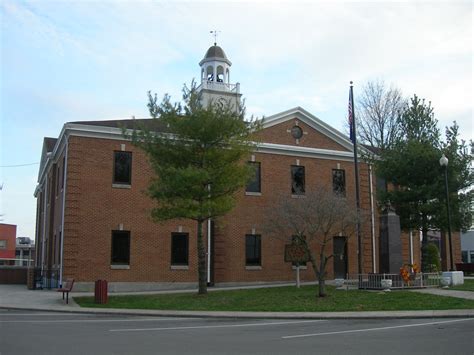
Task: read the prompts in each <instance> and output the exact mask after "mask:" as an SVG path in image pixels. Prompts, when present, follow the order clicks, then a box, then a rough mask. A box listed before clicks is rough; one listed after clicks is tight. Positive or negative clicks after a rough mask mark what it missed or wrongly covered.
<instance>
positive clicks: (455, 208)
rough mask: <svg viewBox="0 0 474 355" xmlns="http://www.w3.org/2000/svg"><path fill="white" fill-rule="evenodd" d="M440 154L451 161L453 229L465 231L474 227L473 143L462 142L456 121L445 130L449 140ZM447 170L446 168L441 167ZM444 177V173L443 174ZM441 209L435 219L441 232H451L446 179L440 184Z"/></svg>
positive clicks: (450, 185)
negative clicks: (449, 228) (445, 185)
mask: <svg viewBox="0 0 474 355" xmlns="http://www.w3.org/2000/svg"><path fill="white" fill-rule="evenodd" d="M441 151H442V153H444V154H445V155H446V157H447V158H448V161H449V163H448V168H447V169H448V170H447V173H448V186H449V189H448V190H449V203H450V207H451V227H452V229H453V230H466V229H469V228H470V226H472V207H471V206H472V202H473V197H474V191H473V190H472V187H473V186H474V170H473V169H472V162H473V153H474V142H473V141H472V140H471V141H470V142H469V144H467V142H466V141H464V140H461V139H459V126H458V124H457V123H456V122H453V125H452V126H450V127H446V141H445V142H442V144H441ZM440 169H441V170H444V169H445V168H440ZM439 175H440V176H444V171H440V174H439ZM440 185H441V186H440V196H443V197H442V198H441V199H440V206H439V208H438V215H437V216H436V221H437V226H438V228H439V229H441V230H444V231H446V230H447V229H448V220H447V216H448V213H447V210H446V200H445V197H444V196H445V190H444V180H443V182H442V183H441V184H440Z"/></svg>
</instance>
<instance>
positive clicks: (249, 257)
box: [245, 234, 262, 266]
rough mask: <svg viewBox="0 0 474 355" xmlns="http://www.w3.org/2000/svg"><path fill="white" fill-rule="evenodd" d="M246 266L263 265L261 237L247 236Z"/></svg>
mask: <svg viewBox="0 0 474 355" xmlns="http://www.w3.org/2000/svg"><path fill="white" fill-rule="evenodd" d="M245 265H246V266H260V265H262V244H261V236H260V235H256V234H247V235H246V236H245Z"/></svg>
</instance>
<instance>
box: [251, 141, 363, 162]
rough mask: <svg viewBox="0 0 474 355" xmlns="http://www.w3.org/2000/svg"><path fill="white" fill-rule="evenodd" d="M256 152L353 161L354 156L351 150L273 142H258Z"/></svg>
mask: <svg viewBox="0 0 474 355" xmlns="http://www.w3.org/2000/svg"><path fill="white" fill-rule="evenodd" d="M257 152H258V153H267V154H279V155H290V156H299V157H307V158H318V159H331V160H344V161H353V160H354V156H353V153H352V152H345V151H341V150H332V149H319V148H309V147H300V146H293V145H284V144H274V143H260V144H259V145H258V148H257Z"/></svg>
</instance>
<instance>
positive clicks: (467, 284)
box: [448, 280, 474, 292]
mask: <svg viewBox="0 0 474 355" xmlns="http://www.w3.org/2000/svg"><path fill="white" fill-rule="evenodd" d="M448 290H458V291H472V292H474V280H464V285H459V286H453V287H450V288H448Z"/></svg>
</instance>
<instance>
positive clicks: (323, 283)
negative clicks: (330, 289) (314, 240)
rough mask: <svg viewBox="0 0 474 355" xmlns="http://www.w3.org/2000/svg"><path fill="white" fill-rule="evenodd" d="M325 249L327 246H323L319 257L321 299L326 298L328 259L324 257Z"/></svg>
mask: <svg viewBox="0 0 474 355" xmlns="http://www.w3.org/2000/svg"><path fill="white" fill-rule="evenodd" d="M324 247H325V245H322V246H321V254H320V255H319V258H320V260H319V275H318V284H319V297H326V280H325V279H326V257H325V256H324Z"/></svg>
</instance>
